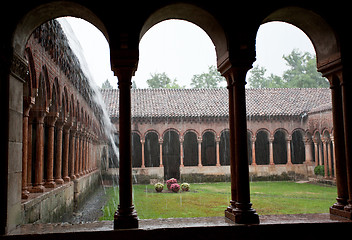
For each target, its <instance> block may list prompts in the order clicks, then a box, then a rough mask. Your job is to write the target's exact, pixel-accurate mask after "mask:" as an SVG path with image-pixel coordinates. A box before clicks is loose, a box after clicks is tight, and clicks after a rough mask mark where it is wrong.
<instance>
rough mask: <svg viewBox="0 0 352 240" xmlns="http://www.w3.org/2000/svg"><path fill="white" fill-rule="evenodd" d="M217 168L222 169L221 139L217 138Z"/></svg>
mask: <svg viewBox="0 0 352 240" xmlns="http://www.w3.org/2000/svg"><path fill="white" fill-rule="evenodd" d="M215 142H216V166H217V167H220V137H216V139H215Z"/></svg>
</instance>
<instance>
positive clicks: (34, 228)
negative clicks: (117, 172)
mask: <svg viewBox="0 0 352 240" xmlns="http://www.w3.org/2000/svg"><path fill="white" fill-rule="evenodd" d="M339 222H351V223H352V221H351V220H348V219H345V218H341V217H335V216H331V215H330V214H328V213H322V214H292V215H266V216H260V225H273V224H302V223H305V224H310V223H339ZM236 226H241V225H240V224H235V223H233V222H231V221H229V220H228V219H226V218H225V217H203V218H172V219H170V218H169V219H141V220H140V221H139V229H141V230H154V229H167V228H193V227H236ZM112 230H113V222H112V221H100V222H91V223H83V224H82V223H81V224H71V223H56V224H26V225H22V226H20V227H18V228H17V229H16V230H14V231H13V232H11V233H10V235H24V234H47V233H63V232H96V231H112Z"/></svg>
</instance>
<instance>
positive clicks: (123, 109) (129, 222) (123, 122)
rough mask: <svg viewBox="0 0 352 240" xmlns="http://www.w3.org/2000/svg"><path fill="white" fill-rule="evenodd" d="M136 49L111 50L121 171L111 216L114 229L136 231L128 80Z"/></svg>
mask: <svg viewBox="0 0 352 240" xmlns="http://www.w3.org/2000/svg"><path fill="white" fill-rule="evenodd" d="M138 54H139V53H138V50H131V49H119V50H112V49H111V54H110V56H111V60H112V62H111V63H112V69H113V71H114V73H115V76H117V78H118V87H119V90H120V98H119V132H120V135H119V137H120V148H119V151H120V168H119V195H120V204H119V206H118V209H117V210H116V212H115V215H114V229H127V228H138V217H137V212H136V211H135V209H134V205H133V200H132V152H131V135H132V131H131V85H132V82H131V79H132V76H133V74H134V72H135V70H136V69H137V63H138Z"/></svg>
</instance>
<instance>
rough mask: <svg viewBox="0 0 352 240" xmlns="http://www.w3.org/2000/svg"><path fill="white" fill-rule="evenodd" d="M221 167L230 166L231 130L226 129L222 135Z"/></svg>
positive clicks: (220, 146)
mask: <svg viewBox="0 0 352 240" xmlns="http://www.w3.org/2000/svg"><path fill="white" fill-rule="evenodd" d="M219 154H220V156H219V157H220V165H221V166H226V165H230V130H229V129H224V130H222V131H221V133H220V143H219Z"/></svg>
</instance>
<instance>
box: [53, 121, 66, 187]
mask: <svg viewBox="0 0 352 240" xmlns="http://www.w3.org/2000/svg"><path fill="white" fill-rule="evenodd" d="M65 122H66V119H60V120H58V121H56V153H55V154H56V155H55V174H54V178H55V183H56V184H63V183H64V180H63V179H62V176H61V172H62V129H63V127H64V124H65Z"/></svg>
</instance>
